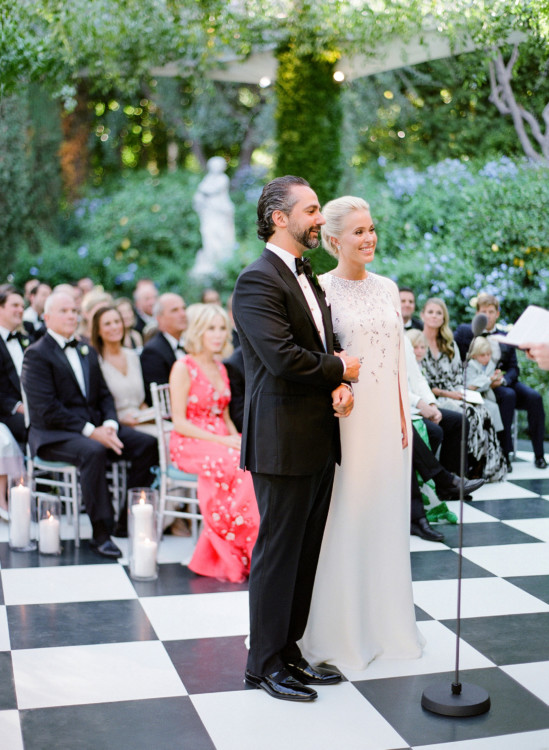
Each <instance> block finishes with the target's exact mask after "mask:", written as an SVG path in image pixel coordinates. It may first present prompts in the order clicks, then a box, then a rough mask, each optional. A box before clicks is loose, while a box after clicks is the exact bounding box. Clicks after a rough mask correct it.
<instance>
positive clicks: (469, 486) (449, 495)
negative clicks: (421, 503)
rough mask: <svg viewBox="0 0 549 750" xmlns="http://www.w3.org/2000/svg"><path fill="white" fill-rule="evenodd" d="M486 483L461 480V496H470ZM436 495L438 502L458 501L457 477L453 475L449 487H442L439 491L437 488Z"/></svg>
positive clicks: (475, 480) (479, 480)
mask: <svg viewBox="0 0 549 750" xmlns="http://www.w3.org/2000/svg"><path fill="white" fill-rule="evenodd" d="M485 482H486V480H485V479H464V480H463V494H464V495H470V494H472V493H473V492H475V490H478V488H479V487H482V485H483V484H484V483H485ZM437 495H438V498H439V500H459V477H458V476H456V475H454V481H453V482H452V486H451V487H444V488H441V489H439V488H438V487H437Z"/></svg>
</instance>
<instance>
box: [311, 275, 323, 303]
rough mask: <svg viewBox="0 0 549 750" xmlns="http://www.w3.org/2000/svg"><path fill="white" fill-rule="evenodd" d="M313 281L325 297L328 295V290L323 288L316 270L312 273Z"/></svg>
mask: <svg viewBox="0 0 549 750" xmlns="http://www.w3.org/2000/svg"><path fill="white" fill-rule="evenodd" d="M311 281H312V282H313V284H314V285H315V287H316V288H317V290H318V291H319V292H320V294H322V296H323V297H325V296H326V292H325V291H324V289H323V288H322V286H321V284H320V281H319V280H318V276H317V275H316V273H315V272H314V271H313V272H312V274H311Z"/></svg>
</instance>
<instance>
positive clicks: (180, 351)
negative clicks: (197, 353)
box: [162, 331, 185, 359]
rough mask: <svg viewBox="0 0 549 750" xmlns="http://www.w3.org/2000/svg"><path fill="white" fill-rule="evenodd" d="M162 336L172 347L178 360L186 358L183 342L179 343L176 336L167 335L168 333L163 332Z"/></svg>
mask: <svg viewBox="0 0 549 750" xmlns="http://www.w3.org/2000/svg"><path fill="white" fill-rule="evenodd" d="M162 335H163V336H164V338H165V339H166V341H167V342H168V344H169V345H170V346H171V347H172V349H173V353H174V354H175V358H176V359H181V358H182V357H184V356H185V350H184V348H183V344H182V342H181V341H178V340H177V339H176V338H175V336H172V334H171V333H167V332H166V331H162Z"/></svg>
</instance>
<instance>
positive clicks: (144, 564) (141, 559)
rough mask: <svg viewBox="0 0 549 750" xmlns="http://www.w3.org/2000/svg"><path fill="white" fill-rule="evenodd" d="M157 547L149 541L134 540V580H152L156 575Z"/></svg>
mask: <svg viewBox="0 0 549 750" xmlns="http://www.w3.org/2000/svg"><path fill="white" fill-rule="evenodd" d="M157 547H158V545H157V543H156V542H153V541H152V540H151V539H139V538H136V539H135V541H134V547H133V571H132V572H133V575H134V576H135V577H136V578H153V577H154V576H155V575H156V550H157Z"/></svg>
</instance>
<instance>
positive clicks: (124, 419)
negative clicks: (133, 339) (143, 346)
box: [91, 305, 157, 437]
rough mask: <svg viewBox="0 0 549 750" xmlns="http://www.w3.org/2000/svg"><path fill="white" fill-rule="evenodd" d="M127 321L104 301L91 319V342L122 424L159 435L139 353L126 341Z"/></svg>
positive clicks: (118, 311)
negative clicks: (147, 400) (146, 394)
mask: <svg viewBox="0 0 549 750" xmlns="http://www.w3.org/2000/svg"><path fill="white" fill-rule="evenodd" d="M124 334H125V330H124V321H123V320H122V315H121V314H120V310H118V309H117V308H116V307H114V306H112V305H111V306H108V305H104V306H103V307H100V308H99V309H98V310H96V311H95V313H94V316H93V319H92V329H91V344H92V346H93V348H94V349H95V350H96V352H97V353H98V354H99V365H100V367H101V372H102V373H103V377H104V378H105V382H106V384H107V387H108V389H109V391H110V392H111V394H112V397H113V398H114V406H115V408H116V415H117V418H118V421H119V422H120V424H125V425H127V426H128V427H134V428H135V429H136V430H139V431H140V432H145V433H147V434H148V435H152V436H153V437H156V436H157V432H156V426H155V424H154V414H153V413H152V410H151V408H150V407H149V406H147V404H146V402H145V383H144V382H143V373H142V372H141V362H140V360H139V355H138V354H137V352H136V351H135V350H134V349H127V348H126V347H125V346H124V345H123V342H124Z"/></svg>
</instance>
